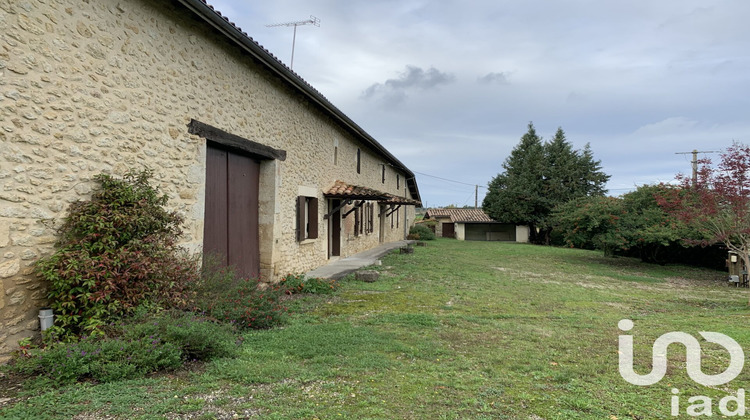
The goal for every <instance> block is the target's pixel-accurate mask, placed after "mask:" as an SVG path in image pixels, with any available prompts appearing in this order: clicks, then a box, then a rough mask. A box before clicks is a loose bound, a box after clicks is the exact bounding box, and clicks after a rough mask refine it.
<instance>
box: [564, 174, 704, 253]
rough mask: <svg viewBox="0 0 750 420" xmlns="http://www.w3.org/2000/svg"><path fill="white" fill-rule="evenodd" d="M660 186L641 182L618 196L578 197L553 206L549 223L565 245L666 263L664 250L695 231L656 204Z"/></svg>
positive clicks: (678, 245)
mask: <svg viewBox="0 0 750 420" xmlns="http://www.w3.org/2000/svg"><path fill="white" fill-rule="evenodd" d="M663 189H664V187H663V186H660V185H643V186H640V187H638V188H637V189H636V190H635V191H632V192H629V193H627V194H624V195H623V196H622V197H599V196H594V197H581V198H578V199H574V200H572V201H570V202H568V203H565V204H562V205H560V206H558V207H556V208H555V211H554V212H553V223H554V226H555V230H556V231H557V232H559V233H560V235H562V237H563V239H564V241H565V243H566V244H567V245H568V246H571V247H576V248H588V249H601V250H603V251H604V253H605V254H606V255H614V254H615V253H626V254H628V255H637V256H639V257H640V258H641V259H642V260H643V261H646V262H658V263H663V262H666V259H665V257H664V256H663V255H664V254H665V251H666V250H667V249H669V248H675V247H682V239H683V238H687V237H694V236H695V234H694V233H692V231H690V229H689V228H688V227H686V226H685V225H684V224H682V223H680V222H679V221H678V220H675V219H674V218H672V217H670V216H669V215H668V214H667V212H665V211H664V210H663V209H662V208H661V207H660V206H659V204H658V203H657V199H656V197H658V196H660V195H661V193H662V191H663Z"/></svg>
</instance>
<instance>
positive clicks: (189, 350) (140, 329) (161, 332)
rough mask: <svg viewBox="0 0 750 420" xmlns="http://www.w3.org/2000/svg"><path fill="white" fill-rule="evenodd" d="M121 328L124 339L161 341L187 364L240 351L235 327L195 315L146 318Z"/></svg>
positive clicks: (185, 314) (174, 312) (170, 312)
mask: <svg viewBox="0 0 750 420" xmlns="http://www.w3.org/2000/svg"><path fill="white" fill-rule="evenodd" d="M122 325H124V327H123V329H122V332H121V334H122V336H123V338H126V339H131V340H138V339H141V338H143V337H160V338H161V339H162V340H164V341H166V342H169V343H173V344H175V345H176V346H178V347H179V348H180V350H181V351H182V358H183V359H184V360H186V361H195V360H199V361H204V360H212V359H216V358H221V357H234V356H236V355H237V351H238V346H237V338H236V334H235V328H234V327H233V326H231V325H228V324H220V323H217V322H215V321H213V320H210V319H208V318H207V317H206V316H202V315H196V314H194V313H192V312H180V311H165V312H163V313H160V314H159V315H157V316H150V317H146V318H144V319H143V320H142V321H141V322H137V323H125V324H122Z"/></svg>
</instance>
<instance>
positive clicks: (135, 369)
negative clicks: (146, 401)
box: [11, 311, 239, 385]
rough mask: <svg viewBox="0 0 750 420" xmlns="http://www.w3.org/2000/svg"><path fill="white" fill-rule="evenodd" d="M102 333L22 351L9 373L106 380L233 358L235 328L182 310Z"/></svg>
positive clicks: (64, 379)
mask: <svg viewBox="0 0 750 420" xmlns="http://www.w3.org/2000/svg"><path fill="white" fill-rule="evenodd" d="M106 330H107V332H108V333H109V334H111V336H110V337H102V336H97V337H84V338H82V339H81V340H80V341H78V342H60V343H56V344H54V345H51V346H48V347H47V348H45V349H28V350H25V351H24V352H23V353H21V355H20V357H18V358H17V359H16V360H15V363H14V364H13V365H12V366H11V369H12V370H14V371H17V372H21V373H25V374H38V375H43V376H46V377H48V378H49V379H50V380H52V381H53V382H55V383H57V384H60V385H62V384H68V383H72V382H75V381H80V380H83V379H94V380H96V381H99V382H111V381H117V380H123V379H132V378H137V377H142V376H143V375H145V374H148V373H151V372H157V371H161V370H171V369H176V368H178V367H180V366H181V365H182V363H183V362H184V361H195V360H199V361H205V360H212V359H215V358H220V357H232V356H235V355H236V354H237V352H238V349H239V348H238V346H237V340H236V335H235V333H234V331H235V330H234V328H232V327H231V326H229V325H222V324H217V323H216V322H213V321H210V320H208V319H207V318H206V317H202V316H196V315H195V314H192V313H187V312H177V311H165V312H162V313H160V314H158V315H156V316H145V317H137V319H131V320H129V321H127V322H119V323H117V324H111V325H109V326H107V328H106Z"/></svg>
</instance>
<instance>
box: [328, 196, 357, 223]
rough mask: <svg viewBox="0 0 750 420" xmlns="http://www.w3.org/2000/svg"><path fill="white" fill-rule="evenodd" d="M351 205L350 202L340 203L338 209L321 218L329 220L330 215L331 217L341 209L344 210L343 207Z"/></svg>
mask: <svg viewBox="0 0 750 420" xmlns="http://www.w3.org/2000/svg"><path fill="white" fill-rule="evenodd" d="M351 203H352V200H343V201H341V204H339V206H338V207H336V208H335V209H333V210H331V211H329V212H328V213H327V214H326V215H325V216H323V218H324V219H330V218H331V215H332V214H333V213H336V212H337V211H339V210H341V209H343V208H344V206H346V205H349V204H351Z"/></svg>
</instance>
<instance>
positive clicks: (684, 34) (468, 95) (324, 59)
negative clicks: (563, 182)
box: [209, 0, 750, 207]
mask: <svg viewBox="0 0 750 420" xmlns="http://www.w3.org/2000/svg"><path fill="white" fill-rule="evenodd" d="M209 3H210V4H212V5H213V6H214V7H215V8H216V9H217V10H219V11H221V12H222V13H223V14H224V15H225V16H228V17H229V18H230V20H232V21H233V22H234V23H235V24H236V25H238V26H239V27H240V28H242V29H243V30H244V31H245V32H247V33H248V34H249V35H250V36H251V37H253V38H254V39H255V40H256V41H258V42H259V43H260V44H261V45H263V46H264V47H265V48H266V49H268V50H269V51H271V53H273V54H274V55H275V56H276V57H278V58H279V59H280V60H281V61H283V62H284V63H286V64H287V65H289V64H290V61H291V49H292V35H293V29H292V28H291V27H273V28H268V27H266V26H265V25H267V24H273V23H283V22H291V21H300V20H305V19H309V17H310V15H314V16H316V17H317V18H319V19H320V27H314V26H300V27H298V29H297V41H296V50H295V55H294V71H295V72H297V73H298V74H299V75H300V76H301V77H302V78H303V79H305V80H306V81H307V82H309V83H310V84H312V85H313V86H314V87H315V88H316V89H318V90H319V91H320V92H321V93H322V94H323V95H324V96H326V97H327V98H328V99H329V100H330V101H331V102H332V103H333V104H334V105H335V106H336V107H338V108H339V109H340V110H341V111H343V112H344V113H345V114H346V115H348V116H349V117H350V118H351V119H353V120H354V121H355V122H357V123H358V124H359V125H360V126H361V127H362V128H364V129H365V131H367V132H368V133H369V134H370V135H372V136H373V137H374V138H376V139H377V140H378V141H379V142H380V143H381V144H383V145H384V146H385V147H386V148H388V149H389V150H390V151H391V152H392V153H393V154H394V155H396V157H398V158H399V159H400V160H401V161H402V162H403V163H405V164H406V165H407V166H408V167H409V169H411V170H412V171H414V172H417V173H418V174H417V182H418V185H419V189H420V192H421V194H422V200H423V203H424V204H426V205H427V206H431V207H435V206H445V205H448V204H456V205H458V206H462V205H466V204H470V205H473V203H474V187H473V186H471V185H463V184H458V183H452V182H447V181H444V180H440V179H436V178H434V177H429V176H426V175H423V174H428V175H433V176H437V177H441V178H446V179H451V180H456V181H461V182H464V183H466V184H478V185H480V189H479V191H480V197H479V201H480V205H481V200H482V196H483V194H484V192H486V188H481V187H484V186H486V185H487V183H488V182H489V181H490V180H491V179H492V177H493V176H495V175H496V174H497V173H498V172H500V171H501V170H502V168H501V166H500V165H501V164H502V162H503V161H504V160H505V158H506V157H507V156H508V154H509V153H510V151H511V150H512V149H513V147H514V146H515V145H516V144H517V143H518V141H519V140H520V138H521V136H522V135H523V134H524V133H525V132H526V129H527V124H528V123H529V122H533V123H534V125H535V127H536V128H537V132H538V133H539V134H540V135H542V136H543V137H544V138H545V139H551V138H552V136H553V135H554V132H555V130H556V129H557V128H558V127H562V128H563V130H565V133H566V135H567V138H568V140H569V141H570V142H571V143H572V144H573V145H574V147H575V148H579V149H580V148H583V147H584V146H585V144H586V143H590V144H591V148H592V150H593V152H594V156H595V157H596V158H597V159H600V160H601V162H602V166H603V169H604V171H605V172H606V173H608V174H610V175H611V176H612V178H611V180H610V182H609V184H608V188H609V193H610V194H611V195H620V194H622V193H625V192H627V191H629V190H632V189H633V188H634V187H635V186H638V185H642V184H650V183H657V182H661V181H667V182H668V181H672V180H673V179H674V176H675V174H676V173H678V172H685V173H689V171H690V160H691V156H690V155H677V154H675V153H676V152H688V151H691V150H693V149H697V150H701V151H703V150H706V151H711V150H723V149H726V148H727V147H728V146H729V145H731V143H732V141H740V142H744V143H750V138H748V134H749V133H750V118H748V117H749V116H750V104H749V102H750V24H748V20H750V2H749V1H743V0H725V1H722V0H712V1H692V0H658V1H657V0H628V1H609V0H570V1H568V0H565V1H563V0H560V1H558V0H523V1H519V0H513V1H510V0H507V1H506V0H476V1H473V0H433V1H427V0H335V1H334V0H266V1H249V0H209ZM711 156H713V157H714V159H715V160H716V159H717V158H718V155H716V154H714V155H701V157H711Z"/></svg>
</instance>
